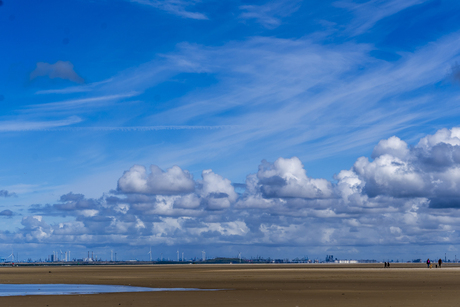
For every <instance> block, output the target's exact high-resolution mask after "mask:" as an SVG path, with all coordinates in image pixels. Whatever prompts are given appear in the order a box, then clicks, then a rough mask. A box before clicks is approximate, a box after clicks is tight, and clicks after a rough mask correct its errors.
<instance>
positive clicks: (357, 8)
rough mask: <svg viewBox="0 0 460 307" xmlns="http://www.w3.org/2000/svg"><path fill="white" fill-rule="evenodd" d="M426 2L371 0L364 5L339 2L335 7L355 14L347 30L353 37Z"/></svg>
mask: <svg viewBox="0 0 460 307" xmlns="http://www.w3.org/2000/svg"><path fill="white" fill-rule="evenodd" d="M424 2H427V0H407V1H399V0H391V1H385V0H370V1H366V2H363V3H356V2H353V1H337V2H335V3H334V5H335V6H336V7H341V8H344V9H347V10H349V11H351V12H353V13H354V14H355V16H356V17H355V19H353V21H352V22H351V24H349V25H348V26H347V27H346V28H347V31H349V32H351V33H352V34H353V35H359V34H361V33H364V32H366V31H367V30H369V29H371V28H372V27H373V26H374V25H375V24H376V23H377V22H378V21H380V20H382V19H384V18H386V17H388V16H391V15H394V14H396V13H398V12H400V11H402V10H405V9H407V8H409V7H411V6H414V5H418V4H421V3H424Z"/></svg>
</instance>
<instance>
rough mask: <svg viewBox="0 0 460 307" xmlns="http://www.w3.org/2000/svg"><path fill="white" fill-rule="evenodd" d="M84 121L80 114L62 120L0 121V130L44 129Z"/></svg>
mask: <svg viewBox="0 0 460 307" xmlns="http://www.w3.org/2000/svg"><path fill="white" fill-rule="evenodd" d="M80 122H82V119H81V118H80V117H78V116H71V117H69V118H67V119H62V120H49V121H25V120H15V121H0V132H12V131H43V130H48V129H53V128H57V127H63V126H69V125H73V124H77V123H80Z"/></svg>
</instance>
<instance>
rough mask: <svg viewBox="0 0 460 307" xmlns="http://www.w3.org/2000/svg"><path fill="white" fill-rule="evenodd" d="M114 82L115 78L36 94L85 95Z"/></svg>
mask: <svg viewBox="0 0 460 307" xmlns="http://www.w3.org/2000/svg"><path fill="white" fill-rule="evenodd" d="M111 81H113V78H110V79H107V80H104V81H100V82H94V83H91V84H85V85H79V86H71V87H66V88H63V89H54V90H41V91H37V92H35V94H37V95H44V94H72V93H84V92H91V91H92V90H94V89H95V88H96V87H97V86H99V85H102V84H106V83H110V82H111Z"/></svg>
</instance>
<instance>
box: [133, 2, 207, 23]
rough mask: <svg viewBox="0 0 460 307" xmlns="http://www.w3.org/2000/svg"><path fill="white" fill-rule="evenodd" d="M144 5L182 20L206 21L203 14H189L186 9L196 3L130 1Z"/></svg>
mask: <svg viewBox="0 0 460 307" xmlns="http://www.w3.org/2000/svg"><path fill="white" fill-rule="evenodd" d="M131 2H136V3H140V4H144V5H148V6H151V7H154V8H156V9H159V10H162V11H165V12H167V13H170V14H172V15H176V16H179V17H182V18H189V19H197V20H206V19H208V17H207V16H206V15H204V14H203V13H198V12H190V11H188V10H187V9H186V8H187V7H188V6H191V5H194V4H195V3H197V2H198V1H193V0H192V1H182V0H131Z"/></svg>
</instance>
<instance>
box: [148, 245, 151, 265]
mask: <svg viewBox="0 0 460 307" xmlns="http://www.w3.org/2000/svg"><path fill="white" fill-rule="evenodd" d="M148 254H149V258H150V262H151V261H152V247H151V246H150V251H149V252H148Z"/></svg>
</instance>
